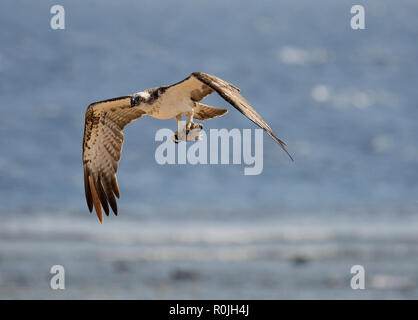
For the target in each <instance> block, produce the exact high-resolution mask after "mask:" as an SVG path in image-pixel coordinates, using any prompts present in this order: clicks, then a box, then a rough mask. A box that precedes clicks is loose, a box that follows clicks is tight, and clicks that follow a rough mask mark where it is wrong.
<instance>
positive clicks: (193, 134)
mask: <svg viewBox="0 0 418 320" xmlns="http://www.w3.org/2000/svg"><path fill="white" fill-rule="evenodd" d="M193 116H194V109H192V111H191V112H190V113H189V114H188V119H187V123H186V135H187V136H186V141H196V140H200V139H201V138H202V134H201V132H200V131H201V130H202V128H203V126H202V125H201V124H200V123H194V122H193Z"/></svg>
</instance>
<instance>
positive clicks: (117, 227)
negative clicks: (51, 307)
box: [0, 0, 418, 298]
mask: <svg viewBox="0 0 418 320" xmlns="http://www.w3.org/2000/svg"><path fill="white" fill-rule="evenodd" d="M60 4H62V5H63V6H64V7H65V9H66V29H65V30H61V31H53V30H51V29H50V28H49V19H50V16H51V15H50V14H49V9H50V6H51V3H50V2H48V1H43V2H40V3H39V2H38V3H34V2H32V1H21V2H20V4H19V5H17V4H16V3H15V2H13V1H8V0H7V1H2V2H1V4H0V27H1V28H0V79H1V81H0V115H1V116H0V150H1V152H0V215H1V218H2V223H1V226H0V238H1V241H0V298H191V297H195V298H417V297H418V295H417V280H418V279H417V276H418V273H417V250H418V249H417V248H418V247H417V237H416V234H417V233H416V230H417V220H416V212H417V209H418V198H417V194H418V170H417V164H418V145H417V142H416V141H417V138H418V130H417V125H416V119H418V113H417V112H418V108H417V103H416V101H417V100H418V92H417V90H416V89H415V87H416V80H417V78H418V67H417V65H416V61H417V58H418V47H417V45H416V43H417V40H418V33H417V30H418V29H417V28H418V20H417V14H416V13H417V12H418V11H417V9H418V4H417V3H416V2H414V1H407V0H404V1H397V2H393V1H389V0H383V1H382V0H380V1H377V0H376V1H368V2H367V4H365V9H366V28H367V29H366V30H362V31H354V30H351V29H350V27H349V19H350V7H351V5H352V3H351V2H350V1H338V2H336V1H331V0H321V1H315V2H312V1H307V0H300V1H263V4H262V5H260V4H258V3H255V2H253V1H246V0H245V1H242V0H241V1H228V2H224V1H205V0H200V1H188V0H180V1H176V3H175V4H174V3H171V2H163V1H144V2H141V4H139V3H132V2H130V1H119V2H118V4H114V3H113V2H111V1H100V3H99V2H98V1H91V5H86V3H85V2H84V1H61V2H60ZM193 71H203V72H207V73H211V74H215V75H218V76H220V77H222V78H224V79H226V80H228V81H230V82H232V83H234V84H236V85H238V86H239V87H240V88H241V90H242V92H243V93H244V95H245V97H247V98H248V100H249V101H251V102H252V104H253V105H254V106H255V108H256V109H257V111H259V113H260V114H261V115H262V116H263V117H264V118H265V119H266V120H267V122H268V123H269V124H270V126H271V127H272V128H273V131H274V132H276V133H277V135H278V136H279V137H280V138H282V139H283V140H284V141H286V142H287V144H288V148H289V151H290V152H291V153H292V154H293V155H294V158H295V159H296V161H295V162H294V163H291V162H290V161H289V160H288V159H287V158H286V155H285V154H284V153H283V152H282V151H281V150H280V148H278V147H277V146H276V145H275V144H274V142H273V141H272V140H271V139H270V138H269V137H268V136H267V135H265V136H264V169H263V173H262V174H261V175H258V176H244V174H243V168H244V165H196V166H192V165H185V166H177V165H172V166H169V165H166V166H160V165H158V164H157V163H156V162H155V159H154V152H155V149H156V147H157V146H158V142H155V141H154V136H155V133H156V131H157V130H158V129H160V128H161V127H166V128H170V129H172V130H175V129H176V123H175V121H174V120H167V121H164V122H162V121H160V120H156V119H152V118H143V119H140V120H138V121H137V122H135V123H134V124H132V125H130V126H128V127H127V129H126V130H125V137H126V139H125V144H124V151H123V156H122V161H121V163H120V167H119V172H118V180H119V185H120V189H121V193H122V198H121V200H120V201H119V203H118V204H119V211H120V216H119V217H117V218H115V217H109V218H105V224H104V225H103V226H101V225H99V223H98V222H97V218H96V217H95V216H94V215H93V214H89V213H88V210H87V208H86V205H85V200H84V194H83V192H84V191H83V179H82V166H81V139H82V133H83V125H84V122H83V121H84V112H85V109H86V107H87V105H88V104H89V103H91V102H93V101H97V100H102V99H106V98H111V97H115V96H120V95H125V94H130V93H133V92H137V91H140V90H143V89H146V88H150V87H155V86H158V85H162V84H170V83H174V82H177V81H179V80H181V79H182V78H184V77H186V76H187V75H188V74H189V73H190V72H193ZM207 102H208V104H213V105H215V106H219V107H225V106H226V104H225V102H224V101H223V100H222V99H220V98H218V97H212V96H211V97H209V98H208V100H207ZM210 128H227V129H232V128H240V129H242V128H255V127H254V126H253V125H252V123H250V122H249V121H248V120H247V119H245V118H243V117H242V115H241V114H239V113H238V112H234V110H230V112H229V113H228V115H227V116H225V117H223V118H219V119H215V120H211V121H207V122H206V123H205V129H210ZM53 264H63V265H64V266H65V268H66V272H67V276H68V279H67V289H66V290H65V291H64V292H55V291H52V290H51V289H50V288H49V277H50V275H49V268H50V267H51V266H52V265H53ZM355 264H361V265H364V267H365V269H366V290H364V291H358V290H357V291H354V290H352V289H351V288H350V287H349V282H350V277H351V275H350V268H351V266H352V265H355Z"/></svg>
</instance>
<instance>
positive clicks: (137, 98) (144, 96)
mask: <svg viewBox="0 0 418 320" xmlns="http://www.w3.org/2000/svg"><path fill="white" fill-rule="evenodd" d="M149 98H150V94H149V92H147V91H141V92H137V93H134V94H133V95H132V106H133V107H134V106H138V105H140V104H141V103H143V102H146V101H147V100H148V99H149Z"/></svg>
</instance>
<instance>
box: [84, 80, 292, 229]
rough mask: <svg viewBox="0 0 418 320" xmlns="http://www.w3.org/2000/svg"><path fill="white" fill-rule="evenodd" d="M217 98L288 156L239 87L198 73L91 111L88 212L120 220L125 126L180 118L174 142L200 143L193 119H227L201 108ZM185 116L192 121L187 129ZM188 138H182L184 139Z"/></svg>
mask: <svg viewBox="0 0 418 320" xmlns="http://www.w3.org/2000/svg"><path fill="white" fill-rule="evenodd" d="M213 92H217V93H218V94H219V95H220V96H221V97H222V98H223V99H225V100H226V101H227V102H229V103H230V104H231V105H232V106H233V107H235V108H236V109H237V110H238V111H240V112H241V113H242V114H244V115H245V116H246V117H247V118H248V119H250V120H251V121H253V122H254V123H255V124H257V125H258V126H259V127H260V128H262V129H264V130H265V131H266V132H267V133H268V134H269V135H270V136H271V137H272V138H273V139H274V140H275V141H276V142H277V143H278V144H279V145H280V146H281V147H282V148H283V150H284V151H285V152H286V153H287V155H288V156H289V157H290V159H292V160H293V158H292V157H291V155H290V154H289V153H288V152H287V150H286V144H285V143H284V142H283V141H281V140H280V139H279V138H278V137H277V136H276V135H275V134H274V133H273V131H272V130H271V128H270V127H269V126H268V124H267V123H266V122H265V121H264V120H263V119H262V118H261V116H260V115H259V114H258V113H257V112H256V111H255V110H254V109H253V107H251V105H250V103H249V102H248V101H247V100H245V99H244V97H243V96H242V95H241V91H240V89H239V88H237V87H236V86H234V85H232V84H230V83H228V82H226V81H224V80H222V79H220V78H218V77H215V76H212V75H209V74H206V73H202V72H194V73H192V74H191V75H190V76H189V77H187V78H186V79H184V80H182V81H180V82H178V83H175V84H173V85H171V86H161V87H158V88H152V89H148V90H145V91H142V92H138V93H135V94H133V95H129V96H123V97H119V98H114V99H109V100H104V101H99V102H95V103H92V104H90V105H89V106H88V108H87V111H86V117H85V126H84V137H83V167H84V188H85V195H86V201H87V206H88V208H89V210H90V212H92V210H93V207H94V209H95V211H96V213H97V217H98V218H99V220H100V222H101V223H103V210H104V212H105V213H106V215H109V211H110V210H109V206H110V208H111V209H112V211H113V212H114V213H115V215H117V214H118V208H117V204H116V198H115V196H116V197H117V198H119V197H120V193H119V187H118V183H117V179H116V172H117V170H118V163H119V160H120V157H121V152H122V144H123V137H124V136H123V132H122V131H123V129H124V128H125V126H126V125H127V124H128V123H130V122H132V121H134V120H136V119H138V118H140V117H142V116H143V115H150V116H152V117H154V118H157V119H170V118H174V119H176V120H177V122H178V131H176V133H175V134H174V136H173V140H174V142H178V141H179V140H185V141H194V140H196V139H197V138H198V137H199V134H197V135H196V132H199V131H200V130H201V129H202V125H201V124H199V123H195V122H193V119H197V120H202V121H203V120H207V119H212V118H215V117H219V116H222V115H224V114H225V113H227V110H226V109H222V108H215V107H212V106H208V105H205V104H203V103H200V101H202V100H203V98H205V97H206V96H207V95H209V94H211V93H213ZM182 116H186V117H187V122H186V126H185V127H184V128H183V127H181V120H182ZM183 132H184V133H185V134H182V133H183Z"/></svg>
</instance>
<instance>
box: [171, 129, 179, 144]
mask: <svg viewBox="0 0 418 320" xmlns="http://www.w3.org/2000/svg"><path fill="white" fill-rule="evenodd" d="M171 140H173V142H174V143H179V136H178V132H177V131H176V132H175V133H174V135H173V136H172V137H171Z"/></svg>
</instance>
